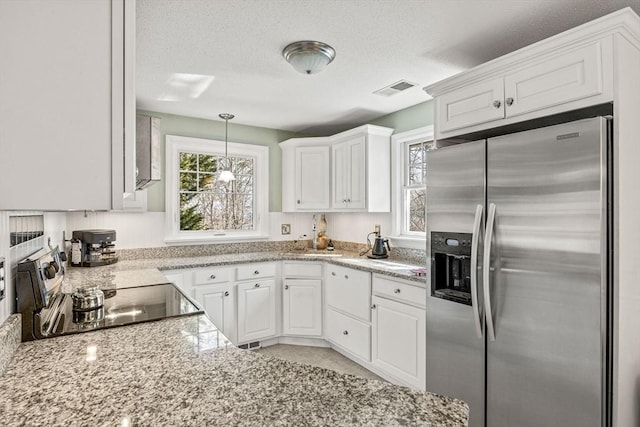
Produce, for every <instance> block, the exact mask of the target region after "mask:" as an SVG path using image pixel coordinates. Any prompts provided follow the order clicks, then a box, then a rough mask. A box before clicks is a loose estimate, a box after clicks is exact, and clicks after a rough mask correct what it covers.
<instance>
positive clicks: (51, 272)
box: [42, 264, 56, 279]
mask: <svg viewBox="0 0 640 427" xmlns="http://www.w3.org/2000/svg"><path fill="white" fill-rule="evenodd" d="M42 273H43V274H44V277H45V278H47V279H53V278H54V277H56V269H55V268H54V267H53V266H52V265H51V264H47V265H45V266H43V267H42Z"/></svg>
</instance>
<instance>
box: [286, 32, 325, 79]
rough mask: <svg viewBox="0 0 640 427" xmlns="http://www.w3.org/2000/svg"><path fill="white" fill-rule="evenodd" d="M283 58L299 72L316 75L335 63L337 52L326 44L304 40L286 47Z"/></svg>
mask: <svg viewBox="0 0 640 427" xmlns="http://www.w3.org/2000/svg"><path fill="white" fill-rule="evenodd" d="M282 56H284V59H286V60H287V62H289V64H291V65H292V66H293V68H295V69H296V70H297V71H298V72H300V73H302V74H316V73H319V72H320V71H322V70H324V68H325V67H326V66H327V65H329V64H330V63H331V61H333V58H335V57H336V51H335V50H334V49H333V48H332V47H331V46H329V45H328V44H326V43H322V42H316V41H311V40H304V41H299V42H295V43H291V44H290V45H289V46H287V47H285V48H284V50H283V51H282Z"/></svg>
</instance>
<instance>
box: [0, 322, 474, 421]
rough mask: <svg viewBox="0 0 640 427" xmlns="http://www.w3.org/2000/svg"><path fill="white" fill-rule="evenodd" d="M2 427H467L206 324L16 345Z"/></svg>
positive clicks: (435, 400) (424, 400)
mask: <svg viewBox="0 0 640 427" xmlns="http://www.w3.org/2000/svg"><path fill="white" fill-rule="evenodd" d="M0 390H2V393H0V413H1V414H2V417H1V418H2V425H6V426H18V425H29V426H36V425H37V426H58V425H64V426H84V425H105V426H107V425H108V426H114V425H141V426H151V425H153V426H160V425H162V426H170V425H171V426H177V425H181V426H182V425H194V426H196V425H198V426H200V425H208V426H267V425H268V426H400V425H402V426H446V427H448V426H451V427H453V426H456V427H457V426H466V425H467V418H468V407H467V405H466V404H465V403H463V402H461V401H459V400H456V399H451V398H447V397H442V396H438V395H435V394H431V393H426V392H416V391H412V390H410V389H408V388H405V387H400V386H395V385H392V384H389V383H386V382H381V381H375V380H367V379H364V378H359V377H355V376H351V375H345V374H340V373H337V372H335V371H331V370H327V369H323V368H317V367H311V366H307V365H302V364H298V363H295V362H290V361H284V360H279V359H275V358H271V357H269V356H266V355H262V354H256V353H252V352H250V351H245V350H239V349H236V348H234V347H231V346H229V345H228V344H227V343H226V339H225V338H224V336H222V335H221V334H219V332H218V331H217V330H216V328H215V326H213V325H212V324H211V322H209V320H208V319H207V318H206V317H205V316H204V315H193V316H186V317H182V318H174V319H166V320H161V321H156V322H148V323H142V324H137V325H130V326H125V327H120V328H112V329H104V330H99V331H94V332H88V333H83V334H77V335H69V336H63V337H58V338H52V339H45V340H39V341H33V342H28V343H23V344H21V345H20V347H19V348H18V350H17V351H16V353H15V355H14V358H13V359H12V361H11V363H10V364H9V367H8V369H7V371H6V373H5V375H4V376H2V377H0Z"/></svg>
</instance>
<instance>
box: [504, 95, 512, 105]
mask: <svg viewBox="0 0 640 427" xmlns="http://www.w3.org/2000/svg"><path fill="white" fill-rule="evenodd" d="M504 102H505V103H506V104H507V105H509V106H511V105H513V98H511V97H509V98H507V99H505V100H504Z"/></svg>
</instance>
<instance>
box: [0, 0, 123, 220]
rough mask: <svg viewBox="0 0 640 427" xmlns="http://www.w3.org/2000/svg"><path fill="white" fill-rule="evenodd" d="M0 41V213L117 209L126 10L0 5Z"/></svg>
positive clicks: (105, 2)
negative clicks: (0, 172) (31, 210)
mask: <svg viewBox="0 0 640 427" xmlns="http://www.w3.org/2000/svg"><path fill="white" fill-rule="evenodd" d="M0 40H2V42H1V43H0V61H1V62H2V64H3V65H2V78H0V99H1V100H2V102H0V144H1V145H2V151H3V153H2V156H0V170H2V173H3V177H4V179H3V180H2V181H3V184H1V185H2V188H1V191H0V193H1V194H2V198H0V210H5V209H8V210H15V209H37V210H68V209H86V210H89V209H92V210H109V209H122V203H123V194H124V193H126V192H132V191H133V190H134V188H135V175H134V173H135V158H134V157H133V156H135V151H134V150H135V90H134V86H133V85H134V77H135V76H134V65H135V50H134V49H135V2H134V1H130V0H127V1H126V2H125V1H124V0H92V1H82V0H77V1H65V2H58V1H55V2H52V1H48V0H36V1H28V2H26V1H10V2H6V1H1V2H0ZM125 158H126V162H125V160H124V159H125Z"/></svg>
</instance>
